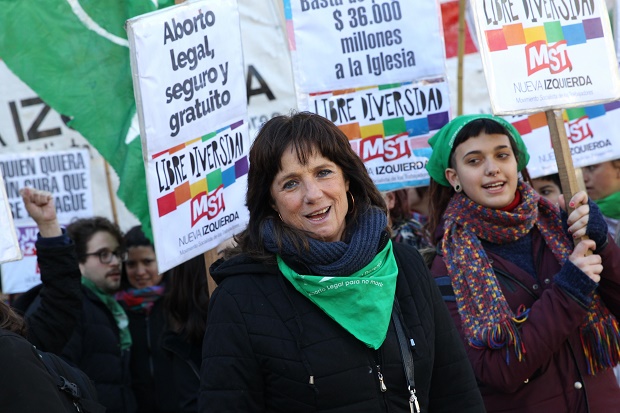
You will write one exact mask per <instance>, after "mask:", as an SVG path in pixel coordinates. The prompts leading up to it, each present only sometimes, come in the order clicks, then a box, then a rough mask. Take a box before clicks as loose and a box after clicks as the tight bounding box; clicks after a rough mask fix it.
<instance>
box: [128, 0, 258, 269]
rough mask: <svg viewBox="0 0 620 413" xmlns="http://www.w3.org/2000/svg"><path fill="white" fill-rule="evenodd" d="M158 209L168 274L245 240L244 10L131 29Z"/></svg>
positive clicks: (207, 4)
mask: <svg viewBox="0 0 620 413" xmlns="http://www.w3.org/2000/svg"><path fill="white" fill-rule="evenodd" d="M127 29H128V37H129V42H130V50H131V63H132V72H133V74H134V90H135V96H136V102H137V106H138V114H139V120H140V135H141V139H142V148H143V153H144V158H145V160H146V177H147V187H148V198H149V210H150V216H151V224H152V228H153V238H154V242H155V249H156V250H157V263H158V266H159V270H160V271H161V272H163V271H166V270H167V269H169V268H172V267H174V266H176V265H178V264H180V263H182V262H184V261H187V260H188V259H189V258H192V257H194V256H196V255H198V254H201V253H204V252H205V251H207V250H209V249H211V248H213V247H215V246H216V245H217V244H219V243H220V242H221V241H223V240H225V239H227V238H230V237H231V236H232V235H234V234H235V233H238V232H240V231H241V230H242V229H243V228H244V227H245V225H246V224H247V220H248V212H247V209H246V208H245V206H244V197H245V191H246V186H247V171H248V156H247V154H248V151H249V146H250V145H249V137H248V126H247V109H246V104H247V97H246V90H245V82H244V80H245V76H244V73H243V59H242V55H241V53H240V50H241V35H240V30H239V13H238V10H237V3H236V1H232V0H217V1H195V2H188V3H183V4H179V5H177V6H174V7H171V8H168V9H164V10H159V11H155V12H152V13H147V14H145V15H142V16H138V17H136V18H134V19H130V20H128V22H127Z"/></svg>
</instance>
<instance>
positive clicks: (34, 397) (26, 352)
mask: <svg viewBox="0 0 620 413" xmlns="http://www.w3.org/2000/svg"><path fill="white" fill-rule="evenodd" d="M26 337H27V333H26V325H25V324H24V320H23V319H22V318H21V317H20V316H19V315H17V314H16V313H15V312H14V311H13V310H12V309H11V308H10V307H9V306H8V305H7V304H5V303H4V302H2V301H0V366H2V374H0V386H1V387H2V390H1V391H0V411H2V412H3V413H41V412H45V413H66V412H67V409H66V407H65V403H64V402H63V399H62V398H63V397H65V396H64V395H63V394H61V392H60V390H59V389H58V387H57V386H56V383H55V382H54V379H53V378H52V376H51V375H50V374H49V372H48V371H47V368H46V367H45V365H44V364H43V363H42V362H41V360H39V358H38V356H37V355H36V354H35V352H34V351H33V347H32V344H31V343H30V342H29V341H28V340H26Z"/></svg>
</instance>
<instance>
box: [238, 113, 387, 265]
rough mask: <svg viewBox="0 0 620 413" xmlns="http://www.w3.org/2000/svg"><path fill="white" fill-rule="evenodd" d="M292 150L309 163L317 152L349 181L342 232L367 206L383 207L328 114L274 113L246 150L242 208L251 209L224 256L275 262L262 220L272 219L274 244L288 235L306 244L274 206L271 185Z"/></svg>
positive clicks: (304, 236)
mask: <svg viewBox="0 0 620 413" xmlns="http://www.w3.org/2000/svg"><path fill="white" fill-rule="evenodd" d="M289 148H292V149H293V151H294V152H295V154H296V155H297V159H298V160H299V162H300V163H301V164H303V165H305V164H307V162H308V160H309V158H310V157H311V156H312V155H313V154H315V153H316V154H319V155H322V156H323V157H325V158H327V159H329V160H330V161H332V162H334V163H335V164H337V165H338V166H339V167H340V168H341V169H342V172H343V174H344V178H345V179H346V180H349V192H350V195H347V199H348V198H349V197H350V196H352V197H353V201H351V200H349V210H350V213H349V214H348V215H347V218H346V219H347V223H346V230H350V229H351V226H352V225H354V224H355V223H356V222H357V220H358V218H359V216H360V215H361V214H362V213H363V212H365V211H366V210H367V209H368V208H369V207H370V206H378V207H380V208H382V209H383V210H385V211H386V213H387V210H386V207H385V202H384V200H383V198H382V196H381V194H380V193H379V191H378V190H377V188H376V186H375V184H374V183H373V181H372V179H371V178H370V176H368V172H367V171H366V167H365V166H364V163H363V162H362V160H361V159H360V157H359V156H358V155H357V154H356V153H355V152H354V151H353V149H351V145H350V144H349V140H348V139H347V137H346V135H345V134H344V133H343V132H342V131H341V130H340V129H338V127H337V126H336V125H334V124H333V123H332V122H330V121H329V120H327V119H326V118H324V117H322V116H319V115H316V114H314V113H310V112H299V113H293V114H291V115H283V116H276V117H274V118H272V119H271V120H269V121H268V122H266V123H265V124H264V125H263V127H262V128H261V130H260V132H259V133H258V135H257V137H256V139H255V140H254V143H253V144H252V147H251V148H250V169H249V172H248V191H247V193H246V206H247V207H248V209H249V211H250V219H249V223H248V226H247V228H246V229H245V230H244V231H243V232H242V233H241V234H239V235H238V236H237V237H235V240H236V241H237V243H238V246H237V248H233V249H231V250H227V252H226V256H231V255H235V254H238V253H240V252H245V253H247V254H249V255H250V256H252V257H254V258H256V259H259V260H273V254H271V253H269V252H268V251H267V250H266V249H265V247H264V245H263V237H262V233H261V228H262V225H263V222H264V221H265V220H266V219H271V218H273V219H274V224H275V236H276V242H277V243H278V245H281V243H282V240H283V239H284V238H285V236H286V238H288V239H290V240H292V242H293V244H294V245H295V246H296V247H297V249H298V250H300V251H301V250H302V248H308V242H307V237H308V234H307V233H306V232H304V231H302V230H299V229H295V228H293V227H290V226H288V225H286V224H284V223H283V222H282V221H281V220H280V218H279V217H278V213H277V212H276V211H275V210H274V209H273V205H274V200H273V198H272V197H271V184H272V183H273V180H274V178H275V176H276V175H277V174H278V172H279V171H280V170H281V169H282V155H283V154H284V152H285V151H287V150H289Z"/></svg>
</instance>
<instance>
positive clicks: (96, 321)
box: [61, 287, 136, 413]
mask: <svg viewBox="0 0 620 413" xmlns="http://www.w3.org/2000/svg"><path fill="white" fill-rule="evenodd" d="M82 292H83V294H84V299H83V300H82V317H81V318H80V321H79V323H78V325H77V327H76V329H75V331H74V333H73V336H72V337H71V339H70V340H69V343H67V345H66V346H65V348H64V350H63V352H62V354H61V356H62V357H63V358H64V359H65V360H67V361H69V362H70V363H72V364H74V365H75V366H76V367H78V368H80V369H81V370H82V371H83V372H84V373H86V374H87V375H88V377H90V379H91V380H92V381H94V382H95V387H96V388H97V394H98V395H99V402H100V403H101V404H103V405H104V406H105V407H106V408H107V413H134V412H135V411H136V401H135V398H134V395H133V392H132V390H131V375H130V372H129V356H130V352H129V350H121V348H120V335H119V329H118V326H117V325H116V321H115V319H114V316H113V315H112V313H111V312H110V310H109V309H108V308H107V307H106V305H105V304H104V303H103V302H102V301H101V300H100V299H99V297H97V296H96V295H95V294H94V293H93V292H92V291H90V290H89V289H88V288H86V287H82Z"/></svg>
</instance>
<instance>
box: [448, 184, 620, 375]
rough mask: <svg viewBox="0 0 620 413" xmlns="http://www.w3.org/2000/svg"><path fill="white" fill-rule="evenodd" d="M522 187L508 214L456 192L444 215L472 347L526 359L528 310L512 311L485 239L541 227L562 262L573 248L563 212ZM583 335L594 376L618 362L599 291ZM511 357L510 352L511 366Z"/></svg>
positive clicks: (617, 344) (619, 350)
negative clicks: (521, 327) (522, 328)
mask: <svg viewBox="0 0 620 413" xmlns="http://www.w3.org/2000/svg"><path fill="white" fill-rule="evenodd" d="M517 188H518V191H520V193H521V197H522V201H521V203H520V204H519V205H518V206H517V207H516V208H515V209H514V210H512V211H509V212H506V211H501V210H497V209H492V208H486V207H483V206H481V205H479V204H477V203H475V202H474V201H472V200H471V199H469V198H468V197H467V196H466V195H464V194H463V193H456V194H455V195H454V196H453V197H452V199H451V200H450V203H449V204H448V207H447V209H446V213H445V215H444V217H445V226H444V228H445V230H444V235H443V244H442V251H443V254H444V260H445V263H446V266H447V269H448V274H449V276H450V278H451V280H452V287H453V289H454V293H455V296H456V303H457V305H458V310H459V315H460V316H461V321H462V324H463V329H464V332H465V337H466V338H467V340H468V341H469V344H470V345H471V346H473V347H476V348H484V347H489V348H491V349H500V348H503V347H505V346H512V347H513V348H514V351H515V353H516V355H517V359H518V360H519V361H521V359H522V358H523V356H524V355H525V353H526V349H525V345H524V343H523V342H522V341H521V336H520V333H519V330H518V328H517V325H518V324H519V323H522V322H524V321H526V320H527V316H528V312H529V309H528V310H525V311H519V312H518V313H517V314H515V313H514V312H513V311H512V309H511V308H510V306H509V305H508V303H507V302H506V299H505V298H504V295H503V294H502V290H501V288H500V286H499V283H498V280H497V278H496V276H495V274H494V272H493V268H492V266H491V264H490V262H489V258H488V256H487V255H486V252H485V250H484V248H483V247H482V244H481V242H480V239H483V240H487V241H489V242H493V243H496V244H507V243H510V242H513V241H516V240H518V239H519V238H521V237H523V236H525V235H526V234H528V233H529V232H530V230H531V229H532V228H533V227H534V225H536V226H537V228H538V229H539V231H540V233H541V234H542V236H543V239H544V240H545V243H546V244H547V246H548V247H549V248H550V249H551V251H552V252H553V255H554V256H555V258H556V259H557V260H558V262H559V263H560V264H564V262H565V261H566V260H567V259H568V256H569V255H570V253H571V251H572V248H573V245H572V242H571V240H570V239H569V238H568V236H567V235H566V234H565V232H564V230H563V229H562V224H561V220H560V215H559V212H558V210H557V209H555V207H554V206H553V205H552V204H551V203H549V202H548V201H547V200H546V199H544V198H542V197H540V196H538V194H537V193H536V192H535V191H534V190H533V189H532V188H531V187H529V186H528V185H525V184H523V183H522V182H519V185H518V187H517ZM580 334H581V342H582V346H583V351H584V353H585V356H586V359H587V361H588V371H589V373H590V374H594V373H596V372H598V371H600V370H602V369H604V368H607V367H613V366H615V365H616V364H618V362H619V361H620V331H619V327H618V322H617V320H616V319H615V317H614V316H613V315H612V314H611V313H610V312H609V310H608V309H607V307H605V305H604V304H603V302H602V301H601V299H600V296H599V295H598V293H595V294H594V298H593V300H592V304H591V306H590V308H589V311H588V314H587V316H586V318H585V319H584V321H583V323H582V324H581V327H580ZM509 354H510V352H509V351H507V352H506V362H507V363H508V362H509Z"/></svg>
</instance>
